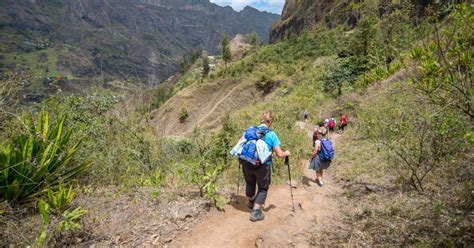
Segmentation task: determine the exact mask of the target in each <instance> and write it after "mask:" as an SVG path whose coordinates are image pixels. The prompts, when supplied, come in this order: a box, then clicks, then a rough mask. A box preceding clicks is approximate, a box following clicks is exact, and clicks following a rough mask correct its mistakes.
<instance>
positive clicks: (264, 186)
mask: <svg viewBox="0 0 474 248" xmlns="http://www.w3.org/2000/svg"><path fill="white" fill-rule="evenodd" d="M270 183H271V171H270V165H265V166H262V167H261V168H259V169H258V170H257V185H258V192H257V197H256V198H255V207H254V208H255V209H258V208H261V207H262V206H263V205H264V204H265V200H266V199H267V195H268V188H270Z"/></svg>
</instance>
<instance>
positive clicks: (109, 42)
mask: <svg viewBox="0 0 474 248" xmlns="http://www.w3.org/2000/svg"><path fill="white" fill-rule="evenodd" d="M0 5H2V6H3V7H4V8H2V9H3V10H2V11H0V17H1V21H0V30H1V31H2V32H1V33H2V35H0V44H1V45H0V54H2V56H0V62H1V63H2V64H3V66H4V67H6V68H12V67H13V66H14V64H17V63H20V64H24V65H25V66H24V67H25V68H29V69H30V70H35V71H39V72H38V73H37V74H38V75H39V76H41V78H46V77H48V76H49V77H55V76H57V75H61V76H63V78H64V77H67V78H69V79H71V78H85V79H94V78H95V79H96V80H99V81H102V82H103V81H112V80H116V79H119V80H122V81H127V80H131V81H134V82H139V83H142V84H144V85H154V84H158V83H160V82H161V81H163V80H164V79H166V78H168V77H169V76H171V75H173V74H174V73H175V72H176V71H177V69H178V61H179V57H180V56H182V55H184V54H186V53H189V51H190V50H191V49H202V50H207V51H209V53H211V54H215V53H217V52H218V51H219V43H220V39H221V36H222V35H223V34H227V35H229V36H234V35H236V34H238V33H252V32H256V33H257V34H259V36H260V37H265V38H266V37H268V32H269V28H270V26H271V23H272V22H274V21H275V20H276V19H277V17H278V15H275V14H270V13H265V12H258V10H256V11H252V10H251V9H249V8H247V9H246V10H243V11H241V12H236V11H233V10H232V9H231V8H225V7H220V6H217V5H215V4H213V3H210V2H209V0H179V1H170V0H133V1H125V0H117V1H114V2H113V3H112V2H110V1H106V0H100V1H92V0H79V1H68V0H32V1H29V0H20V1H12V0H3V1H1V2H0ZM265 40H266V39H265ZM45 49H49V50H45ZM43 52H47V54H48V55H50V53H54V56H55V57H57V61H50V60H51V57H52V56H49V57H48V56H46V58H45V59H46V61H49V62H50V63H49V67H48V68H36V67H37V66H45V65H37V64H36V63H28V62H29V61H26V62H25V61H22V59H20V58H19V57H20V56H18V54H20V55H21V54H27V55H25V56H30V57H33V58H35V57H39V53H43ZM36 53H38V54H36ZM15 57H17V58H16V59H15ZM43 57H44V56H43ZM34 62H36V61H34ZM35 66H36V67H35Z"/></svg>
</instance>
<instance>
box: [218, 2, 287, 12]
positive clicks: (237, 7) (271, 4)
mask: <svg viewBox="0 0 474 248" xmlns="http://www.w3.org/2000/svg"><path fill="white" fill-rule="evenodd" d="M211 2H212V3H215V4H218V5H221V6H231V7H232V8H233V9H235V10H237V11H238V10H241V9H243V8H244V7H245V6H247V5H249V6H253V7H257V8H259V9H262V10H266V9H272V8H275V7H283V5H284V4H285V0H211Z"/></svg>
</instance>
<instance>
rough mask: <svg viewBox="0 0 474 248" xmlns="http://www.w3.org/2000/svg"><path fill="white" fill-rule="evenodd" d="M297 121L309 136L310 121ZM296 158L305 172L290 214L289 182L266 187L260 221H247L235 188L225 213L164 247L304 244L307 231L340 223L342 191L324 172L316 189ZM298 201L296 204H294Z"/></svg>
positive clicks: (241, 197) (307, 241) (310, 173)
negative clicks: (233, 195)
mask: <svg viewBox="0 0 474 248" xmlns="http://www.w3.org/2000/svg"><path fill="white" fill-rule="evenodd" d="M297 125H298V126H299V127H301V128H303V129H305V130H308V134H309V135H311V131H310V130H311V129H312V126H311V125H308V124H306V123H303V122H298V123H297ZM337 138H338V135H334V136H333V137H332V140H333V141H334V143H335V146H336V143H337ZM290 162H291V161H290ZM296 162H299V163H304V168H305V171H304V177H303V183H302V184H301V182H299V185H298V187H297V188H294V189H293V194H294V199H295V205H296V206H295V207H296V211H295V212H292V206H291V198H290V188H289V185H288V184H283V185H272V186H270V190H269V196H268V198H267V202H266V206H265V209H264V212H265V220H264V221H259V222H255V223H252V222H250V221H249V216H250V214H249V211H248V210H247V209H246V199H245V193H244V191H243V190H241V192H240V194H239V196H237V201H236V202H235V203H232V204H230V205H228V206H227V207H226V208H225V212H215V213H213V214H211V215H210V216H208V218H207V219H205V220H204V221H202V222H201V223H199V224H198V225H197V226H195V227H194V228H192V229H190V230H189V231H188V232H186V233H183V234H181V235H180V236H178V237H177V238H176V239H175V240H173V242H172V243H171V244H170V246H171V247H255V246H256V245H257V246H259V247H274V246H277V247H282V246H285V247H286V246H296V247H309V246H310V238H311V233H317V232H318V231H322V230H325V229H326V230H327V228H328V227H330V226H332V227H335V226H338V225H340V224H341V223H342V217H341V215H340V213H339V211H338V209H339V204H340V203H339V202H338V199H337V198H338V196H340V194H342V192H343V191H342V189H341V188H340V187H339V186H338V185H337V184H335V182H334V181H333V180H332V178H331V175H330V172H329V173H326V174H325V176H324V178H325V185H324V186H323V187H319V186H318V185H316V184H315V183H314V178H315V173H314V171H312V170H309V169H307V163H308V162H307V161H296ZM296 162H295V161H293V163H296ZM292 167H293V168H297V167H299V166H294V165H293V166H292ZM299 204H301V208H299V207H298V205H299ZM310 232H311V233H310Z"/></svg>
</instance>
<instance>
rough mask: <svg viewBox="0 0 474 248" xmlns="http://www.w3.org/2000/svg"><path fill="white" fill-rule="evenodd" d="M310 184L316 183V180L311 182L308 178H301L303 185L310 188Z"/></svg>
mask: <svg viewBox="0 0 474 248" xmlns="http://www.w3.org/2000/svg"><path fill="white" fill-rule="evenodd" d="M310 182H312V183H316V180H313V179H312V178H309V177H307V176H303V185H305V186H311V184H310Z"/></svg>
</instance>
